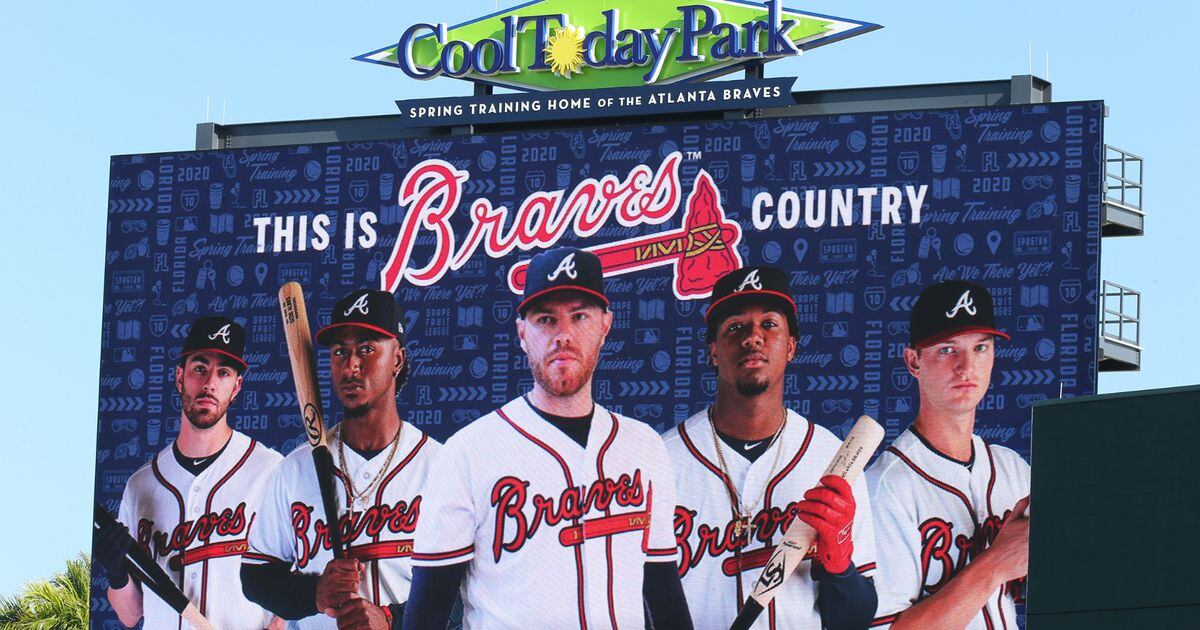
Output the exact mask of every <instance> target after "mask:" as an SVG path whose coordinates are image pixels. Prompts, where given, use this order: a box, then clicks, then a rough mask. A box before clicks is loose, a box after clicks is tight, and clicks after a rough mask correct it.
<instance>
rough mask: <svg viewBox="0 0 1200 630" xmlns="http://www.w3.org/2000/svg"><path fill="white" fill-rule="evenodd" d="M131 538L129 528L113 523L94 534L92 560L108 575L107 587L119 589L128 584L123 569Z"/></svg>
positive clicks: (126, 575) (127, 576) (131, 542)
mask: <svg viewBox="0 0 1200 630" xmlns="http://www.w3.org/2000/svg"><path fill="white" fill-rule="evenodd" d="M132 544H133V538H132V537H131V536H130V535H129V528H128V527H126V526H125V525H123V524H121V523H119V522H116V521H114V522H113V523H112V524H111V525H109V526H107V527H101V528H100V529H99V530H98V531H96V533H95V534H94V544H93V547H94V552H93V555H92V559H93V560H94V561H95V562H96V564H98V565H100V566H102V567H104V572H105V573H106V574H107V575H108V585H109V586H111V587H112V588H115V589H120V588H122V587H124V586H125V585H126V584H128V583H129V573H128V572H127V571H126V569H125V554H126V553H128V552H129V547H130V545H132Z"/></svg>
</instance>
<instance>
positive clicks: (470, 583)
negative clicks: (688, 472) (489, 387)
mask: <svg viewBox="0 0 1200 630" xmlns="http://www.w3.org/2000/svg"><path fill="white" fill-rule="evenodd" d="M426 497H427V500H426V504H425V514H424V515H423V516H422V518H421V522H420V525H419V526H418V531H417V544H416V552H415V553H414V554H413V564H415V565H417V566H443V565H449V564H457V563H461V562H470V565H469V569H468V570H467V575H466V578H465V579H464V581H463V585H462V589H461V590H462V596H463V606H464V612H463V623H464V627H467V628H529V627H541V628H632V627H639V628H640V627H642V626H643V625H644V623H645V618H644V616H643V614H644V612H643V605H642V576H643V570H644V566H645V563H646V562H674V561H675V556H676V553H675V541H674V537H673V536H672V533H671V513H672V511H673V510H674V508H675V488H674V482H673V480H672V478H671V471H670V465H669V463H668V459H667V453H666V451H665V449H664V448H663V444H662V440H661V439H660V438H659V436H658V434H656V433H655V432H654V430H653V429H651V428H650V427H649V426H647V425H645V424H643V423H641V422H638V421H636V420H631V419H629V418H626V417H624V416H619V415H617V414H615V413H612V412H609V411H606V410H604V409H603V408H601V407H600V406H599V405H597V406H596V408H595V412H594V413H593V415H592V425H591V430H590V432H589V433H588V439H587V447H586V448H583V447H581V446H580V445H579V444H578V443H576V442H575V441H574V440H572V439H571V438H569V437H567V435H566V434H565V433H563V432H562V431H559V430H558V429H556V428H555V427H554V426H553V425H551V424H550V423H549V422H547V421H546V420H544V419H543V418H542V417H541V416H540V415H539V414H538V413H537V412H536V411H535V410H534V409H533V408H532V407H530V406H529V404H528V403H527V402H526V401H525V399H524V398H518V399H516V400H513V401H511V402H509V403H508V404H506V405H504V406H503V407H501V408H500V409H497V410H496V411H494V412H492V413H490V414H487V415H486V416H483V417H481V418H479V419H478V420H476V421H474V422H472V423H471V424H470V425H469V426H467V427H465V428H464V429H462V430H461V431H459V432H458V433H457V434H455V435H454V437H451V438H450V439H449V440H448V441H447V442H446V446H445V448H443V450H442V453H441V455H440V456H439V458H438V461H437V464H436V466H435V470H434V473H433V474H432V475H431V476H430V483H429V486H428V488H427V492H426Z"/></svg>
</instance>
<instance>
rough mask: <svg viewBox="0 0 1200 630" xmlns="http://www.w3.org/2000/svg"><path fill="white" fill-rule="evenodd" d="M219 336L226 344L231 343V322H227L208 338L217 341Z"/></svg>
mask: <svg viewBox="0 0 1200 630" xmlns="http://www.w3.org/2000/svg"><path fill="white" fill-rule="evenodd" d="M217 337H220V338H221V343H223V344H225V345H229V343H230V342H229V324H225V325H224V326H222V327H220V328H219V329H217V332H215V333H213V334H211V335H209V336H208V340H209V341H216V340H217Z"/></svg>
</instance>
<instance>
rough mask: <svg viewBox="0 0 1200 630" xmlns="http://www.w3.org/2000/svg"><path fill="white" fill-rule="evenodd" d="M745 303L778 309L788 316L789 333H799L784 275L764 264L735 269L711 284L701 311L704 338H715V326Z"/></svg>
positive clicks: (793, 306) (794, 335)
mask: <svg viewBox="0 0 1200 630" xmlns="http://www.w3.org/2000/svg"><path fill="white" fill-rule="evenodd" d="M746 304H762V305H764V306H767V307H768V308H773V309H775V310H777V311H779V312H780V313H782V314H783V316H784V317H785V318H787V323H788V332H789V333H791V335H792V336H793V337H796V336H798V335H799V334H800V326H799V324H798V323H797V321H796V301H795V300H794V299H792V290H791V287H790V286H789V285H788V278H787V274H786V273H784V271H783V270H782V269H780V268H778V267H768V266H765V265H764V266H759V267H743V268H741V269H734V270H733V271H730V272H729V273H727V274H725V275H724V276H721V278H720V279H719V280H717V283H716V284H715V285H713V292H712V302H711V303H710V304H709V305H708V310H707V311H705V312H704V323H705V324H706V325H707V326H708V332H707V340H708V341H710V342H711V341H712V340H714V339H716V327H717V326H718V325H720V323H721V322H722V321H724V320H725V318H727V317H729V316H730V315H732V314H734V313H736V312H738V309H740V308H742V307H743V306H745V305H746Z"/></svg>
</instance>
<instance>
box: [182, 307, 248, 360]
mask: <svg viewBox="0 0 1200 630" xmlns="http://www.w3.org/2000/svg"><path fill="white" fill-rule="evenodd" d="M245 350H246V330H245V329H244V328H242V327H241V326H239V325H238V323H237V322H235V321H233V320H232V319H229V318H228V317H217V316H212V315H208V316H204V317H200V318H197V319H196V321H194V322H192V327H191V329H189V330H188V334H187V338H186V339H184V341H183V351H182V352H180V353H179V364H180V365H183V364H184V362H185V361H187V358H188V357H189V356H191V355H193V354H196V353H197V352H214V353H216V354H219V355H221V356H223V357H227V358H228V359H230V360H231V361H233V362H234V363H236V364H237V367H238V370H239V371H245V370H246V361H245V359H243V358H242V355H243V354H244V352H245Z"/></svg>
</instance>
